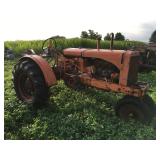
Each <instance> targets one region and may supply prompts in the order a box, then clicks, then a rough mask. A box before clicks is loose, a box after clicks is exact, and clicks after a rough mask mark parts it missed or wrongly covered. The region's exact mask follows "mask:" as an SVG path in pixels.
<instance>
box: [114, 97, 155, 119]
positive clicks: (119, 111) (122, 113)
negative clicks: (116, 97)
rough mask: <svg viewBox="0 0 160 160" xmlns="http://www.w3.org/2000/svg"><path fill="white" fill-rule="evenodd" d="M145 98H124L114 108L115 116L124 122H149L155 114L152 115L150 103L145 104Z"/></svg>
mask: <svg viewBox="0 0 160 160" xmlns="http://www.w3.org/2000/svg"><path fill="white" fill-rule="evenodd" d="M145 97H146V96H145ZM145 97H143V98H138V97H133V96H125V97H124V98H122V99H121V100H120V101H119V102H118V104H117V106H116V107H115V111H116V115H117V116H119V117H120V118H122V119H124V120H129V119H135V120H138V121H141V122H149V121H151V120H152V118H153V117H154V115H155V114H154V113H153V112H154V111H153V108H151V106H150V105H151V103H150V102H149V101H148V102H147V101H146V98H145ZM147 97H149V96H147ZM152 101H153V100H152Z"/></svg>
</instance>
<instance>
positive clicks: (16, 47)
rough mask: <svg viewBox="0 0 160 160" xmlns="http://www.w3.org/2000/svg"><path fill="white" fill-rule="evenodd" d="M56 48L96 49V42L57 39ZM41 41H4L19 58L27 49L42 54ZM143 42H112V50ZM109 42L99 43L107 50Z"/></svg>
mask: <svg viewBox="0 0 160 160" xmlns="http://www.w3.org/2000/svg"><path fill="white" fill-rule="evenodd" d="M56 41H57V47H58V48H60V49H64V48H69V47H82V48H96V40H90V39H81V38H71V39H57V40H56ZM42 43H43V41H42V40H32V41H6V42H5V43H4V45H5V46H7V47H9V48H12V49H13V52H14V53H15V54H16V56H20V55H21V54H22V53H23V52H24V51H25V50H27V49H29V48H30V49H34V50H35V52H36V53H41V52H42ZM142 45H144V43H143V42H138V41H114V49H129V48H131V47H133V46H142ZM109 47H110V41H101V48H104V49H106V48H109Z"/></svg>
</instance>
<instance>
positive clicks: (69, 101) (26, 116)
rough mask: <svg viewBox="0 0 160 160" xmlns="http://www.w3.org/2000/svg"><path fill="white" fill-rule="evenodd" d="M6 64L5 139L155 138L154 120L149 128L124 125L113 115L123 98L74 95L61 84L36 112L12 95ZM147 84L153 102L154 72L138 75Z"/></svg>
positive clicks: (86, 93)
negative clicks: (116, 105)
mask: <svg viewBox="0 0 160 160" xmlns="http://www.w3.org/2000/svg"><path fill="white" fill-rule="evenodd" d="M15 63H16V60H15V61H5V73H4V78H5V81H4V84H5V93H4V95H5V102H4V110H5V112H4V122H5V126H4V128H5V130H4V136H5V139H65V140H66V139H81V140H82V139H84V140H87V139H93V140H94V139H97V140H98V139H107V140H108V139H112V140H114V139H156V130H155V119H154V120H153V122H151V123H150V124H148V125H144V124H141V123H139V122H135V121H133V120H132V121H129V122H124V121H122V120H120V119H119V118H117V117H116V116H115V113H114V110H113V106H114V105H115V104H116V102H117V100H119V99H120V98H121V97H122V95H121V94H116V93H112V92H102V91H98V90H96V89H92V88H88V89H85V90H84V91H83V92H76V91H73V90H71V89H69V88H67V87H66V86H65V85H64V83H63V81H59V83H58V85H57V86H55V87H52V88H51V92H52V95H51V97H50V102H49V104H48V105H47V106H44V107H43V108H41V109H40V108H39V109H36V108H34V107H32V106H29V105H26V104H24V103H22V102H21V101H19V100H18V99H17V98H16V96H15V91H14V89H13V84H12V82H11V78H12V74H11V72H12V67H13V65H14V64H15ZM139 80H143V81H145V82H148V83H149V84H150V86H151V89H152V90H153V91H152V92H149V95H150V96H151V97H152V98H153V99H154V101H156V72H154V71H153V72H150V73H145V74H140V75H139Z"/></svg>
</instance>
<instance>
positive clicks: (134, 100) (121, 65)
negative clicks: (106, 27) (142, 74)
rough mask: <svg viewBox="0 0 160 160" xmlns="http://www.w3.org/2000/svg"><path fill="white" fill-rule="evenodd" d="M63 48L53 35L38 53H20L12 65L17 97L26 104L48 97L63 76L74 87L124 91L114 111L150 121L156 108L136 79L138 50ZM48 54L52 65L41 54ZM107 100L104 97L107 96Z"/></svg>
mask: <svg viewBox="0 0 160 160" xmlns="http://www.w3.org/2000/svg"><path fill="white" fill-rule="evenodd" d="M112 47H113V36H112V40H111V48H110V49H100V40H97V49H85V48H66V49H63V50H59V49H58V47H57V45H56V40H55V39H54V38H49V39H47V40H45V41H44V43H43V46H42V49H43V53H42V54H41V55H35V54H33V55H32V54H31V51H28V52H29V54H28V55H25V56H24V57H22V58H21V59H20V60H19V62H18V63H17V64H16V65H15V66H14V69H13V83H14V88H15V91H16V95H17V97H18V98H19V99H20V100H22V101H24V102H27V103H29V104H35V105H39V104H42V103H44V102H47V101H48V98H49V88H50V87H51V86H53V85H56V84H57V81H58V80H64V82H65V84H66V85H67V86H68V87H70V88H72V89H75V90H80V89H83V88H84V87H87V86H88V87H94V88H96V89H100V90H104V91H112V92H117V93H123V94H125V96H124V97H123V98H122V99H121V100H120V101H119V102H118V103H117V105H116V106H115V112H116V115H118V116H119V117H120V118H123V119H124V120H128V119H130V118H134V119H136V120H139V121H142V122H147V121H150V120H151V119H152V118H153V117H154V116H155V112H156V108H155V103H154V102H153V100H152V98H151V97H149V96H148V95H147V94H146V93H147V90H148V88H149V86H148V84H147V83H145V82H138V81H137V78H138V61H139V53H138V52H137V51H131V50H113V49H112ZM43 56H47V57H51V58H52V59H53V62H54V63H53V65H52V66H50V65H49V63H48V62H47V61H46V60H45V58H43ZM106 101H107V99H106Z"/></svg>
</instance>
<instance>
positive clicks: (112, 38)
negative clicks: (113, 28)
mask: <svg viewBox="0 0 160 160" xmlns="http://www.w3.org/2000/svg"><path fill="white" fill-rule="evenodd" d="M110 36H111V42H110V50H112V49H113V40H114V33H111V34H110Z"/></svg>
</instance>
